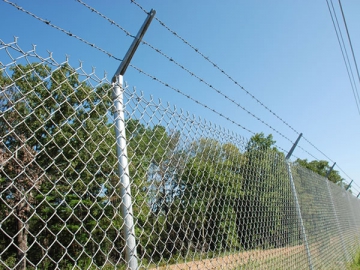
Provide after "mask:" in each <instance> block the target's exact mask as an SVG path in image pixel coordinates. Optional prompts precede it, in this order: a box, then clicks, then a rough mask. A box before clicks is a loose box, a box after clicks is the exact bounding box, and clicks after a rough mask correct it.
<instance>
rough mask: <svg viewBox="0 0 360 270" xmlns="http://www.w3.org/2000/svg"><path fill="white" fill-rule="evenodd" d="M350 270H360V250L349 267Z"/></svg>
mask: <svg viewBox="0 0 360 270" xmlns="http://www.w3.org/2000/svg"><path fill="white" fill-rule="evenodd" d="M348 269H349V270H360V249H359V250H358V251H357V252H356V254H355V258H354V260H353V261H352V263H351V264H349V266H348Z"/></svg>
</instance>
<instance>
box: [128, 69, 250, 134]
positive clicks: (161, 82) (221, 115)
mask: <svg viewBox="0 0 360 270" xmlns="http://www.w3.org/2000/svg"><path fill="white" fill-rule="evenodd" d="M129 66H131V67H132V68H134V69H135V70H137V71H139V72H140V73H141V74H143V75H145V76H147V77H149V78H151V79H153V80H154V81H157V82H158V83H160V84H162V85H164V86H166V87H167V88H170V89H172V90H173V91H175V92H177V93H179V94H181V95H183V96H184V97H186V98H188V99H190V100H192V101H193V102H195V103H196V104H199V105H201V106H202V107H204V108H206V109H208V110H210V111H212V112H213V113H215V114H217V115H218V116H220V117H222V118H224V119H226V120H227V121H230V122H231V123H233V124H234V125H236V126H238V127H240V128H242V129H244V130H246V131H247V132H249V133H251V134H253V135H255V132H253V131H251V130H250V129H248V128H246V127H244V126H243V125H241V124H239V123H237V122H236V121H234V120H232V119H231V118H230V117H227V116H225V115H224V114H222V113H220V112H218V111H217V110H215V109H213V108H211V107H209V106H208V105H206V104H204V103H202V102H201V101H199V100H197V99H195V98H193V97H192V96H190V95H188V94H186V93H184V92H182V91H181V90H179V89H177V88H175V87H173V86H171V85H170V84H168V83H166V82H163V81H162V80H160V79H158V78H157V77H155V76H153V75H151V74H149V73H146V72H145V71H143V70H141V69H140V68H138V67H136V66H134V65H132V64H129Z"/></svg>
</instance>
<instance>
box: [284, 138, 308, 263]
mask: <svg viewBox="0 0 360 270" xmlns="http://www.w3.org/2000/svg"><path fill="white" fill-rule="evenodd" d="M301 136H302V133H300V135H299V137H298V138H297V140H296V141H295V143H294V144H293V146H292V147H291V149H290V151H289V153H288V154H287V155H286V163H287V169H288V174H289V179H290V186H291V191H292V193H293V196H294V200H295V207H296V212H297V215H298V218H299V224H300V228H301V236H302V238H303V241H304V243H305V249H306V255H307V258H308V264H309V269H310V270H313V266H312V261H311V253H310V247H309V243H308V240H307V236H306V231H305V226H304V221H303V218H302V214H301V209H300V203H299V200H298V196H297V192H296V187H295V183H294V179H293V175H292V171H291V163H290V157H291V155H292V153H293V152H294V150H295V148H296V146H297V144H298V142H299V141H300V139H301Z"/></svg>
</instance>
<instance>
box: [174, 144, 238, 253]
mask: <svg viewBox="0 0 360 270" xmlns="http://www.w3.org/2000/svg"><path fill="white" fill-rule="evenodd" d="M189 153H190V157H191V158H190V159H189V160H188V162H187V163H186V167H185V170H184V173H183V175H182V183H183V184H182V185H183V189H182V194H181V202H182V204H181V215H182V216H184V217H185V218H184V219H183V221H182V223H181V226H182V227H183V230H184V231H187V235H184V238H183V241H184V246H186V247H188V248H192V249H193V250H194V251H200V252H209V251H218V252H223V251H226V250H229V249H231V248H236V247H238V246H239V242H238V241H237V236H236V224H235V221H236V215H235V211H234V202H235V201H236V198H237V197H238V196H241V194H242V184H243V183H242V182H243V181H242V175H241V174H240V168H241V163H242V154H241V153H240V151H239V149H238V148H237V147H236V146H235V145H233V144H231V143H224V144H222V143H220V142H218V141H216V140H214V139H211V138H200V139H199V140H197V141H194V142H193V143H192V145H191V147H190V149H189Z"/></svg>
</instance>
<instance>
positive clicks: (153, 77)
mask: <svg viewBox="0 0 360 270" xmlns="http://www.w3.org/2000/svg"><path fill="white" fill-rule="evenodd" d="M3 1H4V2H6V3H8V4H10V5H12V6H14V7H15V8H17V9H18V10H20V11H22V12H25V13H26V14H28V15H30V16H32V17H34V18H35V19H37V20H40V21H42V22H44V23H46V24H47V25H49V26H51V27H53V28H54V29H57V30H59V31H61V32H63V33H65V34H67V35H69V34H68V33H70V32H69V31H66V30H64V29H62V28H61V27H58V26H56V25H54V24H51V23H50V22H49V21H47V20H44V19H42V18H40V17H39V16H37V15H35V14H33V13H31V12H29V11H27V10H25V9H24V8H22V7H20V6H18V5H16V4H14V3H12V2H10V1H8V0H3ZM69 36H71V37H74V38H76V39H78V40H80V41H82V42H83V43H85V44H87V45H89V46H91V47H93V48H96V49H98V50H100V51H101V52H103V53H105V54H107V55H108V56H110V57H113V58H114V59H116V60H118V61H122V60H121V59H120V58H117V57H115V56H113V55H112V54H111V53H109V52H108V51H106V50H104V49H102V48H100V47H98V46H96V45H94V44H92V43H90V42H88V41H86V40H85V39H83V38H81V37H79V36H77V35H75V34H71V35H69ZM129 66H131V67H132V68H134V69H135V70H137V71H139V72H140V73H141V74H143V75H146V76H147V77H149V78H151V79H153V80H155V81H157V82H158V83H161V84H162V85H164V86H166V87H168V88H170V89H172V90H174V91H176V92H177V93H179V94H181V95H183V96H185V97H186V98H188V99H190V100H192V101H194V102H195V103H197V104H199V105H201V106H203V107H204V108H206V109H208V110H210V111H212V112H213V113H215V114H217V115H219V116H220V117H222V118H224V119H226V120H228V121H230V122H231V123H233V124H235V125H237V126H238V127H241V128H242V129H244V130H246V131H247V132H249V133H251V134H253V135H254V134H255V132H253V131H251V130H249V129H247V128H246V127H244V126H242V125H241V124H239V123H237V122H236V121H234V120H232V119H231V118H230V117H227V116H225V115H224V114H222V113H220V112H218V111H217V110H215V109H213V108H211V107H209V106H208V105H206V104H204V103H202V102H200V101H198V100H196V99H194V98H193V97H191V96H190V95H188V94H185V93H184V92H182V91H181V90H179V89H177V88H175V87H173V86H171V85H170V84H168V83H166V82H163V81H162V80H160V79H158V78H156V77H155V76H153V75H151V74H149V73H146V72H145V71H143V70H141V69H140V68H138V67H136V66H134V65H132V64H130V65H129Z"/></svg>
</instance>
